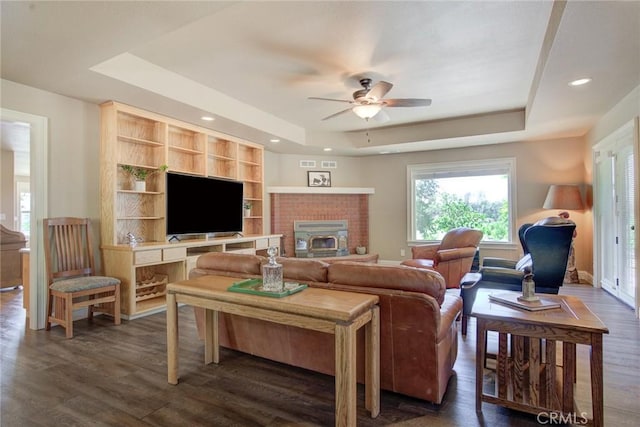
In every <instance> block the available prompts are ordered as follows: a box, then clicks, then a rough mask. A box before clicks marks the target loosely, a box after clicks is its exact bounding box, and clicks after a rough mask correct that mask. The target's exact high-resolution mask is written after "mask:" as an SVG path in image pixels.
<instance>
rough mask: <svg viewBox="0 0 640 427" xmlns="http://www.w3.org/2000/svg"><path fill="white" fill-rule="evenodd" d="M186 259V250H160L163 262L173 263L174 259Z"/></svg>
mask: <svg viewBox="0 0 640 427" xmlns="http://www.w3.org/2000/svg"><path fill="white" fill-rule="evenodd" d="M186 257H187V248H168V249H163V250H162V259H163V260H164V261H173V260H175V259H184V258H186Z"/></svg>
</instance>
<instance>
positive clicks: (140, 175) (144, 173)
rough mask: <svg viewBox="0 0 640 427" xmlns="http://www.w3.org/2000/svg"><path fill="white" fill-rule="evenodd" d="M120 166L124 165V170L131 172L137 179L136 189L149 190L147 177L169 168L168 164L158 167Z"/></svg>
mask: <svg viewBox="0 0 640 427" xmlns="http://www.w3.org/2000/svg"><path fill="white" fill-rule="evenodd" d="M120 167H122V170H123V171H125V172H127V173H129V174H130V175H131V176H132V177H133V178H134V179H135V186H134V190H135V191H147V181H146V179H147V178H148V177H150V176H152V175H154V174H156V173H159V172H165V171H166V170H167V169H169V166H168V165H160V166H158V168H157V169H152V168H141V167H137V166H131V165H120Z"/></svg>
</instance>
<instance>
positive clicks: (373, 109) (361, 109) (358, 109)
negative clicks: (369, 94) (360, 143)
mask: <svg viewBox="0 0 640 427" xmlns="http://www.w3.org/2000/svg"><path fill="white" fill-rule="evenodd" d="M381 109H382V105H379V104H362V105H356V106H355V107H353V108H352V110H353V112H354V113H355V114H356V116H358V117H360V118H361V119H365V120H369V119H370V118H372V117H373V116H375V115H376V114H378V113H379V112H380V110H381Z"/></svg>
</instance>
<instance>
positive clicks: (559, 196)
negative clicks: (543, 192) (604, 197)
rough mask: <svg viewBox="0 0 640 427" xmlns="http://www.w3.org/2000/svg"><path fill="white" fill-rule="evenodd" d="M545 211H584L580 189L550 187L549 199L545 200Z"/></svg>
mask: <svg viewBox="0 0 640 427" xmlns="http://www.w3.org/2000/svg"><path fill="white" fill-rule="evenodd" d="M542 207H543V208H544V209H567V210H574V211H576V210H581V209H584V204H583V203H582V195H581V194H580V187H578V186H577V185H550V186H549V191H548V192H547V198H546V199H545V200H544V205H542Z"/></svg>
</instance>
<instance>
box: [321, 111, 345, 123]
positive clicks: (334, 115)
mask: <svg viewBox="0 0 640 427" xmlns="http://www.w3.org/2000/svg"><path fill="white" fill-rule="evenodd" d="M350 111H351V108H347V109H346V110H342V111H338V112H337V113H334V114H332V115H330V116H327V117H325V118H324V119H322V120H323V121H324V120H329V119H332V118H334V117H336V116H339V115H341V114H344V113H348V112H350Z"/></svg>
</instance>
